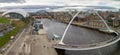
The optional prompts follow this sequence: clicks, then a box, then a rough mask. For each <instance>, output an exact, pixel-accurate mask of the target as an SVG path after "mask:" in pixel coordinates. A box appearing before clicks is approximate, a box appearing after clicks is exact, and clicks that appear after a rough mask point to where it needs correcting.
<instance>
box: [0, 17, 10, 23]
mask: <svg viewBox="0 0 120 55" xmlns="http://www.w3.org/2000/svg"><path fill="white" fill-rule="evenodd" d="M9 22H10V19H9V18H5V17H0V23H4V24H8V23H9Z"/></svg>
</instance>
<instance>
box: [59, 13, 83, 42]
mask: <svg viewBox="0 0 120 55" xmlns="http://www.w3.org/2000/svg"><path fill="white" fill-rule="evenodd" d="M80 12H81V11H78V12H77V13H76V14H75V15H74V16H73V18H72V19H71V21H70V22H69V24H68V26H67V27H66V29H65V31H64V33H63V36H62V38H61V40H60V42H59V44H64V43H63V39H64V37H65V35H66V33H67V30H68V28H69V26H70V25H71V23H72V22H73V20H74V19H75V18H76V16H77V15H78V14H79V13H80Z"/></svg>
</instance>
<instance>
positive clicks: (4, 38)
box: [0, 17, 29, 48]
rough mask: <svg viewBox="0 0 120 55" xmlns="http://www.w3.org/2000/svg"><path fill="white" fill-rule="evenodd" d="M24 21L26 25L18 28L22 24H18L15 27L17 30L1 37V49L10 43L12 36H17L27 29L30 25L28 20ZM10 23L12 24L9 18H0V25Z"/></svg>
mask: <svg viewBox="0 0 120 55" xmlns="http://www.w3.org/2000/svg"><path fill="white" fill-rule="evenodd" d="M22 21H23V22H24V23H25V25H24V26H23V27H19V26H17V25H18V24H20V23H17V22H16V24H17V25H15V26H14V27H16V28H15V29H13V30H11V31H9V32H8V33H6V34H5V35H3V36H2V37H0V48H1V47H3V46H4V45H5V44H6V43H8V42H9V41H10V37H11V36H15V35H16V34H17V33H18V32H19V30H20V29H22V28H25V26H27V24H29V21H28V20H22ZM9 22H10V20H9V18H3V17H2V18H1V17H0V23H4V24H9Z"/></svg>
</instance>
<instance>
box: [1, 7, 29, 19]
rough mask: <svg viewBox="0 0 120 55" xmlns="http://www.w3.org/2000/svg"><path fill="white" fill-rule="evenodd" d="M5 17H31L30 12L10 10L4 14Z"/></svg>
mask: <svg viewBox="0 0 120 55" xmlns="http://www.w3.org/2000/svg"><path fill="white" fill-rule="evenodd" d="M2 16H3V17H9V18H19V19H25V18H27V17H29V14H28V12H26V11H24V10H22V9H13V10H8V11H6V12H4V13H3V14H2Z"/></svg>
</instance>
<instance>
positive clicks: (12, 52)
mask: <svg viewBox="0 0 120 55" xmlns="http://www.w3.org/2000/svg"><path fill="white" fill-rule="evenodd" d="M29 32H30V26H29V27H27V28H25V29H24V30H23V31H22V32H21V33H20V35H19V36H18V38H17V39H16V40H15V42H14V43H13V44H12V45H11V46H10V48H9V49H8V50H7V51H6V52H5V55H17V54H18V53H19V51H20V48H21V45H22V44H23V43H24V41H25V38H26V37H27V36H26V35H27V34H28V33H29Z"/></svg>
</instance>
